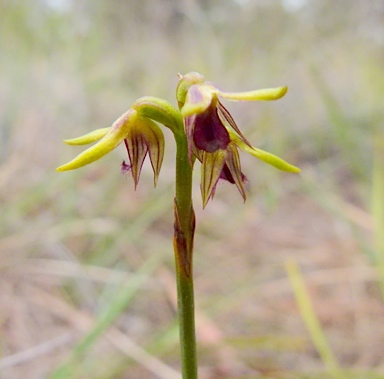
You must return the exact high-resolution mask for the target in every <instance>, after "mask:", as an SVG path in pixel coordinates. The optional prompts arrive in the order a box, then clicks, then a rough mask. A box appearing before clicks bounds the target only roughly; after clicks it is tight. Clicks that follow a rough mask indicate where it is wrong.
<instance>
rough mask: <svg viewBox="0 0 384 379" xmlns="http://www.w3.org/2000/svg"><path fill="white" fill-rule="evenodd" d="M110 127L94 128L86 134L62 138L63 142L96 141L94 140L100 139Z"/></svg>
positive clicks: (81, 142)
mask: <svg viewBox="0 0 384 379" xmlns="http://www.w3.org/2000/svg"><path fill="white" fill-rule="evenodd" d="M110 129H111V127H108V128H101V129H96V130H94V131H93V132H89V133H87V134H84V135H83V136H81V137H77V138H72V139H66V140H64V142H65V143H66V144H67V145H88V144H90V143H93V142H96V141H98V140H100V139H102V138H103V137H104V136H105V135H106V134H107V133H108V131H109V130H110Z"/></svg>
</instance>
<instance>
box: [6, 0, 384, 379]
mask: <svg viewBox="0 0 384 379" xmlns="http://www.w3.org/2000/svg"><path fill="white" fill-rule="evenodd" d="M383 25H384V6H383V2H382V1H380V0H355V1H353V2H351V1H348V0H340V1H337V2H334V1H331V0H323V1H321V0H270V1H265V0H260V1H256V0H254V1H252V0H212V1H208V0H181V1H176V0H163V1H155V0H143V1H133V0H132V1H129V0H126V1H123V0H120V1H119V0H111V1H101V0H93V1H90V0H80V1H74V0H34V1H22V0H12V1H11V0H1V1H0V147H1V149H0V197H1V211H0V270H1V275H0V333H1V334H0V356H1V358H0V377H1V378H4V379H14V378H30V379H34V378H38V379H39V378H98V379H107V378H133V379H135V378H164V379H172V378H178V377H179V375H178V367H179V366H178V362H179V357H178V331H177V323H176V319H175V284H174V275H173V253H172V244H171V238H172V224H173V220H172V218H173V213H172V201H173V185H174V184H173V175H174V161H173V160H174V144H173V141H172V138H171V136H170V134H169V133H168V131H165V134H166V140H167V141H166V156H165V161H164V164H163V168H162V172H161V174H160V179H159V182H158V185H157V188H156V189H155V190H154V189H153V176H152V172H151V168H150V165H149V164H148V162H146V163H145V165H144V168H143V172H142V177H141V180H140V183H139V186H138V190H137V191H136V192H135V191H134V190H133V182H132V180H131V178H130V177H127V178H126V177H124V176H122V175H121V174H120V163H121V161H122V160H123V159H125V158H126V157H125V150H124V148H123V147H122V148H121V149H117V150H116V151H115V152H114V153H112V154H110V155H109V156H108V157H105V158H103V159H102V160H100V161H98V162H97V164H94V165H91V166H87V167H85V168H83V169H81V170H78V171H74V172H68V173H60V174H58V173H55V172H54V169H55V167H57V166H58V165H60V164H62V163H64V162H66V161H68V160H69V159H71V158H72V157H74V156H75V155H76V154H77V153H78V152H79V151H81V148H80V149H79V148H76V147H66V146H64V145H63V144H62V143H61V141H62V140H63V139H65V138H71V137H76V136H79V135H81V134H84V133H86V132H88V131H90V130H93V129H96V128H99V127H105V126H109V125H111V123H112V122H113V121H114V120H115V119H116V118H117V117H118V116H119V115H120V114H122V113H123V112H124V111H126V110H127V109H128V108H129V107H130V105H131V103H132V102H133V101H134V100H135V99H136V98H138V97H140V96H143V95H153V96H159V97H164V98H166V99H168V100H170V101H171V102H173V103H174V104H176V102H175V100H174V91H175V87H176V84H177V75H176V74H177V73H178V72H180V73H187V72H189V71H198V72H200V73H202V74H203V75H204V76H205V77H206V79H207V80H210V81H212V82H214V83H216V84H217V85H219V86H220V87H222V88H223V89H225V90H228V91H237V90H250V89H256V88H264V87H274V86H280V85H288V87H289V92H288V94H287V95H286V97H285V98H284V99H282V100H279V101H278V102H273V103H261V102H260V103H257V104H255V103H253V104H250V103H246V104H244V103H242V104H240V103H239V104H235V103H226V104H225V105H226V106H227V107H228V108H229V110H230V111H231V113H232V115H233V116H234V118H235V119H236V120H237V123H238V125H239V127H240V128H241V129H242V131H243V132H244V134H245V135H246V136H247V138H248V139H249V140H250V141H251V142H253V143H254V144H255V145H256V146H258V147H260V148H262V149H266V150H268V151H270V152H272V153H274V154H277V155H279V156H281V157H283V158H284V159H286V160H288V161H289V162H291V163H293V164H296V165H298V166H300V167H301V168H302V173H301V174H300V175H292V174H286V173H281V172H279V171H277V170H275V169H273V168H271V167H269V166H267V165H265V164H263V163H262V162H259V161H256V160H255V159H254V158H252V157H250V156H246V155H242V165H243V171H244V173H245V174H246V175H247V177H248V179H249V181H250V193H249V197H248V200H247V202H246V204H245V205H243V203H242V199H241V197H240V196H239V195H238V193H237V191H236V188H235V187H234V186H230V185H229V184H226V183H220V185H219V187H218V190H217V194H216V197H215V199H214V201H213V202H211V203H209V205H208V206H207V208H206V209H205V210H204V211H203V210H202V209H201V199H200V193H199V167H196V175H195V189H194V192H195V194H194V195H195V208H196V214H197V222H198V224H197V234H196V243H195V245H196V247H195V277H196V279H195V286H196V298H197V330H198V344H199V362H200V371H201V376H200V377H201V378H202V379H208V378H243V379H244V378H282V379H283V378H284V379H285V378H289V379H292V378H310V379H313V378H364V379H366V378H383V377H384V358H383V354H382V352H383V351H384V322H383V321H384V318H383V317H384V305H383V296H384V239H383V238H384V206H383V203H384V136H383V98H384V70H383V67H384V26H383ZM287 262H290V263H287ZM287 264H288V266H287V267H290V268H289V269H288V272H290V273H289V277H290V278H291V281H290V279H289V278H288V273H287V271H286V269H285V266H286V265H287ZM297 265H298V266H297ZM292 267H295V269H294V270H293V269H292ZM298 267H300V269H298ZM296 299H297V300H296ZM303 304H304V305H303Z"/></svg>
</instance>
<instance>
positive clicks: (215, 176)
mask: <svg viewBox="0 0 384 379" xmlns="http://www.w3.org/2000/svg"><path fill="white" fill-rule="evenodd" d="M226 156H227V151H226V150H221V149H220V150H217V151H215V152H214V153H207V152H204V155H203V162H202V166H201V196H202V198H203V208H205V206H206V205H207V203H208V200H209V199H210V198H211V197H212V195H213V192H214V189H215V186H216V183H217V181H218V180H219V178H220V173H221V171H222V169H223V166H224V163H225V158H226Z"/></svg>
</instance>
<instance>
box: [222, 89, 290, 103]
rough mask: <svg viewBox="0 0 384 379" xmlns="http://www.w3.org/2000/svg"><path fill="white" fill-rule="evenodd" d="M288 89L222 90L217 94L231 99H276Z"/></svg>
mask: <svg viewBox="0 0 384 379" xmlns="http://www.w3.org/2000/svg"><path fill="white" fill-rule="evenodd" d="M287 91H288V87H277V88H266V89H259V90H255V91H247V92H222V91H219V90H217V95H218V96H220V97H224V98H225V99H227V100H232V101H256V100H278V99H280V98H281V97H283V96H284V95H285V94H286V93H287Z"/></svg>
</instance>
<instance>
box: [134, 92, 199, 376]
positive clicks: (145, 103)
mask: <svg viewBox="0 0 384 379" xmlns="http://www.w3.org/2000/svg"><path fill="white" fill-rule="evenodd" d="M132 108H133V109H136V110H137V111H138V112H139V113H140V115H142V116H144V117H149V118H151V119H153V120H155V121H157V122H160V123H162V124H163V125H165V126H167V127H168V128H169V129H170V130H171V131H172V133H173V135H174V137H175V141H176V149H177V151H176V195H175V224H174V239H173V247H174V251H175V264H176V284H177V306H178V315H179V328H180V350H181V369H182V370H181V371H182V377H183V379H196V378H197V359H196V337H195V303H194V292H193V270H192V258H193V257H192V254H193V238H194V233H195V214H194V211H193V205H192V164H191V162H190V161H189V158H188V141H187V136H186V134H185V131H184V125H183V118H182V116H181V113H180V112H179V111H177V110H176V109H175V108H174V107H173V106H172V105H171V104H170V103H168V102H167V101H165V100H162V99H159V98H156V97H150V96H146V97H142V98H140V99H138V100H136V102H135V103H134V104H133V105H132Z"/></svg>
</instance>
